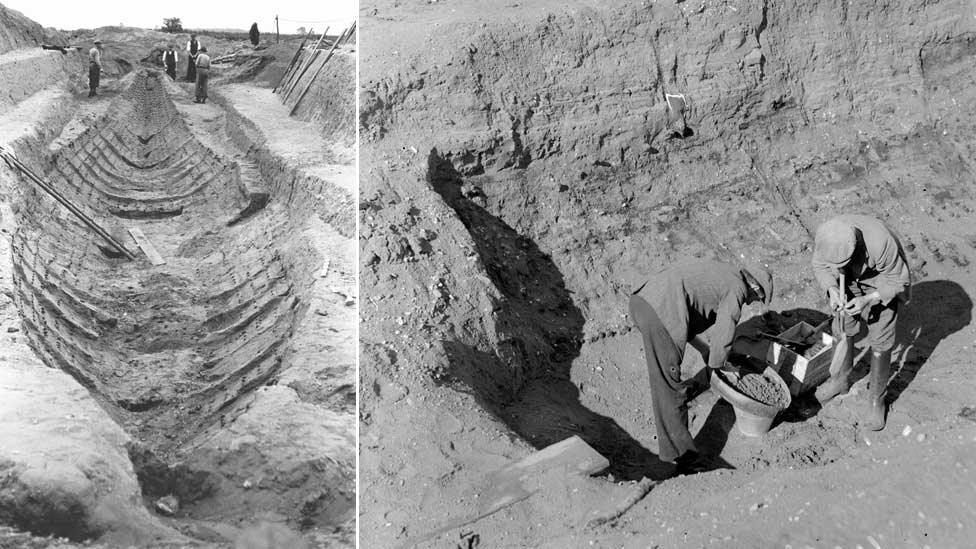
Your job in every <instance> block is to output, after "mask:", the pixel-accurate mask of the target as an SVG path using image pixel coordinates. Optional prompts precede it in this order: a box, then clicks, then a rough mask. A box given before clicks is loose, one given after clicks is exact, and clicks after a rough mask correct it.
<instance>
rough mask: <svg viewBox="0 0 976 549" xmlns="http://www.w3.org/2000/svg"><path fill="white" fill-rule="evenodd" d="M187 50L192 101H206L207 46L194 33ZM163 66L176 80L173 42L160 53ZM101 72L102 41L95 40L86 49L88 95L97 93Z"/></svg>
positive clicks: (208, 74) (207, 79)
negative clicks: (192, 88)
mask: <svg viewBox="0 0 976 549" xmlns="http://www.w3.org/2000/svg"><path fill="white" fill-rule="evenodd" d="M186 51H187V52H188V56H187V61H186V81H187V82H195V83H196V87H195V90H194V96H195V97H194V102H195V103H206V102H207V86H208V84H209V82H210V56H209V55H207V48H206V47H204V46H203V45H202V44H201V43H200V41H199V40H197V36H196V35H195V34H191V35H190V40H189V41H187V43H186ZM161 60H162V62H163V66H164V67H166V74H167V75H169V77H170V78H172V79H173V80H176V64H177V63H179V61H180V58H179V54H177V52H176V50H175V46H174V45H173V44H169V46H167V48H166V51H164V52H163V55H162V59H161ZM101 72H102V41H101V40H95V46H94V47H93V48H92V49H91V50H89V51H88V97H94V96H96V95H98V93H97V90H98V86H99V80H100V77H101Z"/></svg>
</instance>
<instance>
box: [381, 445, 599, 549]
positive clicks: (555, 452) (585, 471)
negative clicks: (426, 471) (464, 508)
mask: <svg viewBox="0 0 976 549" xmlns="http://www.w3.org/2000/svg"><path fill="white" fill-rule="evenodd" d="M609 465H610V461H609V460H607V458H605V457H603V456H602V455H600V453H599V452H597V451H596V450H594V449H593V448H592V447H591V446H590V445H589V444H587V443H586V442H584V441H583V439H581V438H580V437H578V436H575V435H574V436H571V437H569V438H567V439H566V440H563V441H561V442H557V443H556V444H552V445H550V446H546V447H545V448H543V449H542V450H539V451H538V452H535V453H533V454H530V455H529V456H527V457H525V458H523V459H521V460H519V461H517V462H515V463H513V464H511V465H508V466H506V467H504V468H502V469H500V470H498V471H496V472H495V473H493V474H491V475H489V476H488V478H487V479H486V481H485V482H484V483H482V485H481V486H477V487H474V488H473V491H477V492H478V493H480V494H481V497H480V498H479V500H480V501H481V504H480V505H479V506H478V509H477V510H476V511H475V512H474V513H472V514H470V515H468V516H462V517H458V518H455V519H453V520H451V521H449V522H448V523H447V524H445V525H444V526H441V527H440V528H438V529H436V530H434V531H433V532H429V533H427V534H423V535H421V536H418V537H416V538H414V539H409V540H407V541H405V542H404V543H403V544H402V545H400V548H402V549H403V548H408V547H413V546H415V545H417V544H419V543H422V542H424V541H429V540H432V539H434V538H436V537H439V536H440V535H442V534H444V533H446V532H449V531H451V530H453V529H455V528H458V527H461V526H464V525H465V524H470V523H472V522H474V521H477V520H481V519H483V518H485V517H487V516H489V515H492V514H494V513H496V512H498V511H500V510H502V509H504V508H505V507H508V506H510V505H512V504H513V503H517V502H519V501H522V500H524V499H526V498H528V497H529V496H531V495H532V494H534V493H536V492H537V491H538V489H539V488H538V487H537V484H536V483H534V482H532V480H533V478H534V477H537V476H540V475H541V474H543V473H545V472H548V471H554V470H562V471H563V472H565V473H566V474H567V475H594V474H596V473H599V472H600V471H602V470H604V469H606V468H607V467H608V466H609Z"/></svg>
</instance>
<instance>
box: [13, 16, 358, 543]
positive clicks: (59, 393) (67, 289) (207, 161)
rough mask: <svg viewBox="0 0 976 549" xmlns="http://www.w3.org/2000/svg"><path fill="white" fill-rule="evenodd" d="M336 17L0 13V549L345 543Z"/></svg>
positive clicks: (351, 266)
mask: <svg viewBox="0 0 976 549" xmlns="http://www.w3.org/2000/svg"><path fill="white" fill-rule="evenodd" d="M356 17H357V2H356V0H339V1H337V2H333V3H331V4H330V5H329V7H328V9H325V8H323V7H319V6H314V5H312V4H310V3H308V2H304V1H301V0H283V1H281V2H277V3H275V4H274V5H268V4H266V3H258V2H251V1H242V2H236V3H234V5H233V7H229V6H227V5H225V4H221V3H201V2H187V1H182V0H177V1H173V2H157V3H121V2H119V3H104V4H98V3H96V4H94V5H93V4H90V3H65V2H55V1H49V0H0V547H31V548H41V547H58V548H65V549H66V548H74V547H106V548H108V547H235V548H255V549H257V548H264V549H270V548H285V547H287V548H305V547H307V548H313V547H354V546H355V544H356V521H355V516H356V512H355V506H356V419H355V418H356V416H355V414H356V378H357V376H356V350H357V344H356V334H357V331H356V327H357V322H358V309H359V303H358V295H357V291H358V284H357V266H356V265H357V261H356V246H357V241H356V238H355V237H356V217H355V215H356V197H357V182H358V176H357V157H356V156H357V149H356V70H357V69H356V67H357V55H358V32H357V25H356Z"/></svg>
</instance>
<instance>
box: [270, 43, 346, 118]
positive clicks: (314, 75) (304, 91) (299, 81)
mask: <svg viewBox="0 0 976 549" xmlns="http://www.w3.org/2000/svg"><path fill="white" fill-rule="evenodd" d="M351 28H352V27H350V28H349V29H346V30H344V31H342V35H341V36H339V38H336V41H335V42H334V43H333V44H332V49H331V50H329V55H328V56H327V57H326V58H325V61H322V64H321V65H319V67H318V68H317V69H315V72H314V73H313V74H312V77H311V78H309V79H308V83H307V84H305V89H303V90H302V93H301V94H299V95H298V99H296V100H295V104H294V105H292V107H291V110H290V111H288V116H292V115H294V114H295V111H297V110H298V104H299V103H301V102H302V98H304V97H305V94H306V93H308V90H310V89H312V84H313V83H315V79H316V78H318V76H319V73H320V72H321V71H322V67H324V66H325V64H326V63H328V62H329V59H332V54H333V53H335V50H336V48H337V47H338V46H339V42H341V41H342V38H343V37H345V36H346V33H347V32H349V30H350V29H351ZM301 79H302V77H301V76H299V77H298V81H297V82H295V86H298V85H299V84H300V83H301ZM292 89H294V88H292ZM289 95H290V94H285V98H284V99H283V100H282V102H283V103H285V104H286V105H287V104H288V96H289Z"/></svg>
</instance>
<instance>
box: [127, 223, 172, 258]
mask: <svg viewBox="0 0 976 549" xmlns="http://www.w3.org/2000/svg"><path fill="white" fill-rule="evenodd" d="M129 234H131V235H132V238H133V239H135V241H136V244H138V245H139V247H140V248H142V251H143V252H145V254H146V257H148V258H149V262H150V263H152V264H153V265H163V264H165V263H166V260H165V259H163V256H161V255H159V252H157V251H156V248H155V247H154V246H153V244H152V242H150V241H149V239H148V238H146V235H145V234H144V233H143V232H142V229H140V228H139V227H129Z"/></svg>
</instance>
